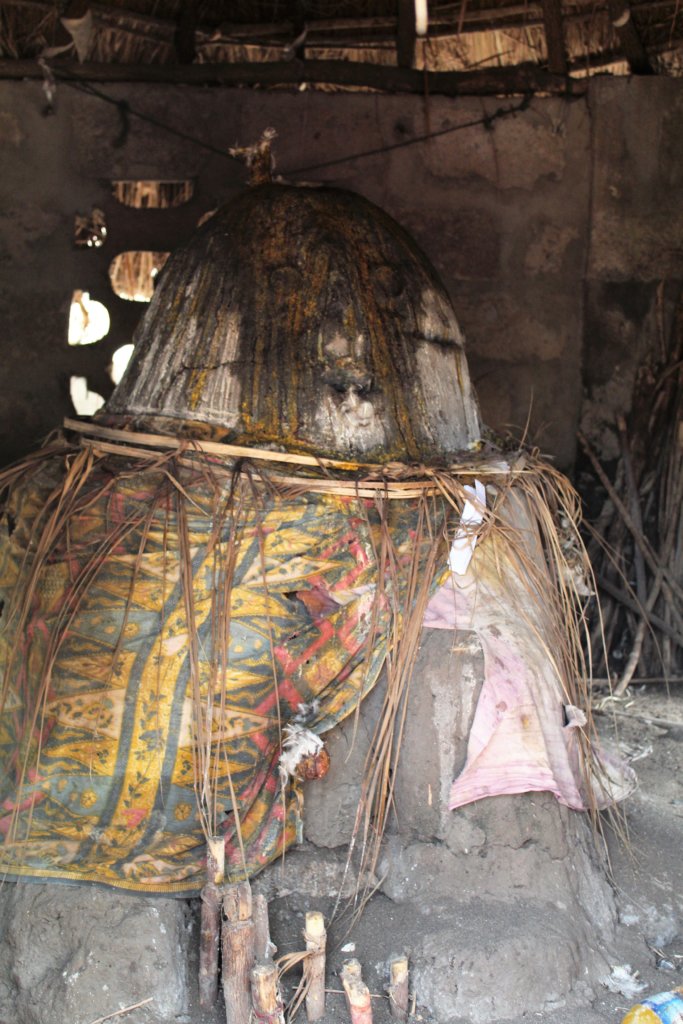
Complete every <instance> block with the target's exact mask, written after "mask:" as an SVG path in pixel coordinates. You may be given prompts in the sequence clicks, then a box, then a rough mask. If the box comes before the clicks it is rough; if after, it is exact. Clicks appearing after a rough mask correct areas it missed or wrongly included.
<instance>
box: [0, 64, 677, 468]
mask: <svg viewBox="0 0 683 1024" xmlns="http://www.w3.org/2000/svg"><path fill="white" fill-rule="evenodd" d="M102 91H104V92H106V93H107V94H108V95H110V96H112V97H113V98H115V99H117V100H125V101H126V102H128V103H129V105H130V107H131V108H132V109H133V110H140V111H142V112H146V113H147V114H149V115H151V116H153V117H156V118H158V119H160V120H162V121H165V122H169V123H172V124H173V125H174V126H175V127H177V128H178V129H180V130H181V131H184V132H188V133H189V134H191V135H193V136H195V137H199V138H201V139H203V140H205V141H206V142H207V143H208V144H209V145H210V146H212V147H216V148H218V149H221V150H225V149H227V147H228V146H229V145H233V144H234V143H235V142H236V141H238V142H240V143H244V142H249V141H251V140H252V139H255V138H256V137H258V135H259V134H260V133H261V131H262V130H263V129H264V128H265V127H267V126H273V127H275V128H276V130H277V132H278V139H277V141H276V155H277V163H278V167H277V170H279V171H280V172H282V174H283V175H284V176H285V178H287V179H288V180H293V181H308V182H322V181H325V182H329V183H331V184H335V185H341V186H345V187H348V188H352V189H356V190H358V191H359V192H361V193H362V194H363V195H366V196H367V197H368V198H369V199H371V200H372V201H374V202H376V203H378V204H379V205H380V206H382V207H384V208H385V209H386V210H387V211H388V212H389V213H390V214H392V215H393V216H394V217H395V218H396V219H397V220H398V221H399V222H400V223H402V224H403V225H404V226H405V227H406V228H407V229H408V230H409V231H411V232H412V233H413V234H414V236H415V238H416V239H417V241H418V242H419V243H420V245H421V246H422V247H423V248H424V249H425V251H426V253H427V255H428V256H429V258H430V259H431V260H432V262H434V264H435V265H436V266H437V269H438V270H439V272H440V273H441V274H442V276H443V278H444V281H445V283H446V286H447V287H448V289H449V290H450V292H451V295H452V298H453V300H454V303H455V308H456V311H457V314H458V317H459V319H460V322H461V326H462V327H463V329H464V332H465V335H466V339H467V351H468V358H469V362H470V367H471V370H472V376H473V379H474V382H475V386H476V388H477V391H478V393H479V396H480V401H481V405H482V410H483V415H484V419H485V421H487V422H488V423H489V424H490V425H491V426H492V427H494V428H495V429H497V430H501V431H505V430H507V429H508V428H510V429H512V430H513V431H514V432H515V433H517V434H520V433H521V432H522V431H523V430H524V429H525V425H526V424H527V421H528V424H529V432H530V436H531V438H532V439H533V440H535V441H537V442H538V443H539V444H540V445H541V446H542V447H543V448H544V449H545V450H546V451H548V452H549V453H551V454H553V455H555V456H556V458H557V459H558V461H559V464H560V465H561V466H565V467H566V466H568V465H570V464H571V462H572V459H573V457H574V452H575V440H574V436H575V429H576V426H577V423H578V421H579V416H580V412H581V405H582V400H583V392H584V388H585V389H586V394H587V400H588V406H587V408H586V411H585V417H586V419H585V424H586V426H587V428H588V429H589V430H591V431H593V430H599V429H601V426H600V424H601V423H602V421H604V420H605V419H609V418H610V417H611V416H612V414H613V411H614V410H618V411H622V409H623V405H624V402H627V401H628V392H629V381H630V376H629V375H630V374H631V373H632V365H633V360H634V358H635V357H636V354H637V353H638V352H639V351H640V350H641V348H642V347H643V346H644V345H646V344H647V341H648V339H649V338H651V337H652V336H653V332H654V331H655V330H656V329H657V305H656V303H657V294H658V289H659V288H660V287H661V282H665V283H666V284H665V289H666V295H667V296H669V295H670V294H671V293H672V292H675V291H676V288H677V286H678V285H677V283H678V282H680V279H681V273H682V271H681V261H682V257H681V251H682V250H681V244H680V237H681V227H682V226H683V225H682V223H681V221H682V220H683V213H681V210H683V203H681V202H680V199H681V180H680V179H681V174H683V171H682V167H683V160H682V157H683V153H682V152H681V149H682V148H683V143H681V141H680V139H681V136H680V132H677V129H676V125H677V124H678V123H680V107H681V103H683V88H682V87H681V83H680V81H677V80H672V79H650V80H632V81H631V80H628V79H614V80H610V79H605V80H602V79H599V80H594V81H592V82H591V85H590V89H589V93H588V97H587V98H583V99H579V100H574V101H572V102H569V101H565V100H563V99H558V98H541V99H538V98H537V99H534V100H533V101H532V102H531V103H530V104H529V105H528V107H527V108H526V109H524V110H520V111H518V112H517V113H515V114H514V115H511V116H505V117H500V118H498V119H493V120H492V121H490V122H489V123H488V124H487V125H482V124H481V123H477V124H475V125H474V126H470V127H468V125H471V122H481V120H482V117H483V116H484V115H488V116H491V115H494V114H495V113H496V111H497V110H498V108H500V107H501V106H502V107H515V106H517V105H518V101H516V100H515V99H511V100H509V101H504V102H503V103H501V101H499V100H492V99H476V98H461V99H447V98H444V97H431V98H430V99H429V101H428V102H426V101H424V100H423V99H422V98H420V97H414V96H375V95H359V94H353V95H350V94H334V95H328V94H323V93H315V92H308V91H306V92H303V93H289V92H284V91H273V92H270V93H263V92H260V91H255V90H247V89H244V90H218V89H216V90H210V89H197V88H192V87H182V88H181V87H162V86H154V87H152V86H134V85H129V86H113V85H112V86H103V87H102ZM44 107H45V100H44V96H43V93H42V90H41V86H40V84H39V83H37V82H35V81H27V82H3V83H0V315H1V316H2V321H3V335H2V339H1V340H0V352H1V354H2V361H3V373H2V375H1V377H0V399H1V402H0V463H6V462H8V461H9V460H10V459H12V458H14V457H16V456H18V455H19V454H22V453H24V452H26V451H28V450H30V449H31V448H32V447H34V446H35V444H36V443H38V442H39V441H40V439H41V438H42V437H43V436H45V434H47V433H48V432H49V431H50V430H51V429H53V428H54V427H55V426H57V425H58V424H59V423H60V421H61V419H62V417H63V416H64V415H68V414H70V413H71V412H72V408H71V402H70V398H69V377H70V376H71V375H72V374H77V375H81V376H85V377H87V379H88V384H89V387H90V388H91V389H92V390H95V391H98V392H99V393H100V394H102V396H103V397H105V398H106V397H107V395H108V393H109V391H110V390H111V386H112V385H111V382H110V380H109V377H108V375H107V364H108V363H109V361H110V359H111V355H112V353H113V351H114V350H115V349H116V348H117V347H118V346H120V345H122V344H124V343H126V342H128V341H130V337H131V334H132V331H133V329H134V326H135V323H136V321H137V319H138V318H139V316H140V312H141V307H140V305H139V304H138V303H135V302H127V301H125V300H123V299H119V298H115V297H114V296H113V295H112V293H111V290H110V286H109V280H108V275H107V270H108V266H109V263H110V262H111V260H112V259H113V257H114V256H115V255H116V254H117V253H118V252H121V251H125V250H130V249H135V250H139V249H153V250H156V251H167V250H169V249H171V248H173V247H174V246H175V245H177V244H178V243H179V242H181V241H183V240H184V239H185V238H186V237H187V236H188V234H189V233H190V232H191V231H192V229H193V227H194V225H195V224H196V221H197V220H198V218H199V217H200V216H201V215H202V214H203V213H204V212H206V211H207V210H209V209H211V208H213V207H215V206H216V205H217V204H218V203H220V202H221V201H223V200H225V199H227V198H229V197H230V196H231V195H233V194H234V193H235V192H236V191H237V190H238V189H239V188H241V187H242V184H243V181H244V170H243V168H242V167H241V166H240V165H238V164H235V162H234V161H232V160H229V159H226V158H225V157H222V156H220V155H218V154H216V153H213V152H211V151H209V150H205V149H201V148H200V147H198V146H196V145H192V144H190V143H188V142H187V141H185V140H182V139H179V138H177V137H174V136H172V135H170V134H168V133H165V132H163V131H161V130H160V129H158V128H155V127H153V126H151V125H149V124H147V123H145V122H144V121H141V120H139V119H137V118H135V117H133V116H131V117H129V118H128V122H127V126H126V131H125V132H123V131H122V122H121V117H120V114H119V110H118V108H117V107H116V106H115V105H112V104H105V103H103V102H101V101H99V100H97V99H96V98H94V97H90V96H86V95H83V94H82V93H78V92H76V91H74V90H69V89H68V88H67V87H66V86H60V87H59V89H58V95H57V101H56V108H55V113H53V114H49V115H47V114H45V112H44ZM462 126H464V127H462ZM453 128H457V129H459V130H456V131H451V129H453ZM430 130H431V131H432V132H436V133H443V134H438V135H437V137H435V138H433V139H432V140H431V141H428V142H418V143H415V144H413V140H414V139H416V138H417V137H419V136H421V135H424V134H425V133H427V132H428V131H430ZM404 144H405V145H404ZM382 147H387V151H386V152H383V153H381V154H379V155H374V156H369V157H364V158H362V159H360V158H358V159H350V160H349V159H347V158H348V157H349V156H350V155H351V154H354V153H362V152H364V151H366V150H374V149H378V148H382ZM394 147H398V148H394ZM320 165H325V166H320ZM143 178H152V179H157V180H168V179H172V180H177V179H186V178H191V179H192V180H193V181H194V183H195V195H194V198H193V199H192V201H191V202H190V203H189V204H188V205H186V206H181V207H178V208H177V209H173V210H162V211H158V210H132V209H128V208H126V207H123V206H121V205H119V204H118V203H116V201H115V200H114V199H113V198H112V196H111V188H110V184H109V183H110V181H111V180H112V179H143ZM95 206H96V207H99V208H101V209H103V210H104V211H105V214H106V217H107V223H108V228H109V235H108V238H107V240H106V242H105V244H104V245H103V246H102V248H101V249H87V250H76V249H75V248H74V246H73V241H72V239H73V223H74V216H75V215H76V214H81V215H86V214H88V213H90V211H91V210H92V208H93V207H95ZM76 288H81V289H83V290H89V291H90V294H91V296H92V297H94V298H96V299H98V300H99V301H103V302H105V304H106V305H107V306H108V308H109V310H110V313H111V318H112V326H111V329H110V332H109V334H108V335H107V337H105V338H104V339H103V340H102V341H100V342H97V343H96V344H94V345H91V346H87V347H79V348H76V347H71V348H70V347H69V346H68V345H67V341H66V330H67V318H68V309H69V303H70V299H71V294H72V292H73V290H74V289H76ZM667 302H670V299H669V298H667ZM598 421H599V422H598Z"/></svg>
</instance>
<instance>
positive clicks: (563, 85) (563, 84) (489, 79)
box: [0, 59, 587, 96]
mask: <svg viewBox="0 0 683 1024" xmlns="http://www.w3.org/2000/svg"><path fill="white" fill-rule="evenodd" d="M52 70H53V72H54V74H55V77H56V78H57V81H58V82H60V81H67V82H68V81H72V82H167V83H171V84H174V85H179V84H184V85H224V86H236V85H259V86H262V87H266V88H267V87H268V86H274V85H292V86H298V85H301V83H302V82H306V83H309V84H311V85H317V84H322V83H326V84H330V85H340V86H348V85H350V86H355V87H358V86H360V87H362V88H366V89H376V90H378V91H380V92H387V93H418V94H422V93H424V91H425V89H427V91H428V92H429V94H430V95H434V96H436V95H442V96H490V95H494V96H495V95H508V96H512V95H530V94H533V93H536V92H547V93H554V94H565V95H571V96H582V95H584V93H585V92H586V89H587V84H586V82H585V80H583V79H578V78H568V77H565V76H561V75H553V74H551V73H550V72H549V71H546V70H545V69H544V68H540V67H539V66H538V65H536V64H517V65H516V66H514V67H507V68H498V67H496V68H477V69H476V70H474V71H429V72H426V73H425V72H423V71H417V70H415V69H412V68H396V67H388V66H386V65H382V64H361V63H356V62H354V61H341V60H336V61H334V60H328V61H323V60H310V61H309V60H307V61H300V60H292V61H266V62H263V63H253V64H175V65H174V64H134V65H133V64H92V63H88V62H85V63H83V64H79V63H76V62H68V63H67V62H61V61H60V62H56V63H53V64H52ZM42 77H43V72H42V70H41V68H40V67H39V65H38V63H37V62H36V61H34V60H8V59H0V79H3V78H4V79H7V78H13V79H21V78H42Z"/></svg>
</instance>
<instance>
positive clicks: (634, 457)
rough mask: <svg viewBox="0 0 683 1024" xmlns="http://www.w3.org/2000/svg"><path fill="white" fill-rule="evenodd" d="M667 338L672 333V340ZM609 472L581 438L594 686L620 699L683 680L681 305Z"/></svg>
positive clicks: (621, 431)
mask: <svg viewBox="0 0 683 1024" xmlns="http://www.w3.org/2000/svg"><path fill="white" fill-rule="evenodd" d="M667 335H668V336H667ZM616 430H617V434H618V440H619V458H618V459H617V460H616V463H613V464H612V466H611V467H609V468H608V466H606V465H605V464H603V463H602V462H601V460H600V459H599V457H598V455H597V453H596V451H595V448H594V446H593V445H592V444H591V442H590V441H589V440H588V439H587V438H586V437H585V436H583V435H582V434H579V441H580V443H581V445H582V447H583V450H584V452H585V453H586V455H587V457H588V461H589V463H590V466H591V467H592V471H593V472H594V474H595V480H596V483H598V484H599V487H600V488H601V489H602V491H601V495H602V508H601V510H600V512H599V514H598V515H597V518H596V519H595V521H594V522H593V523H592V524H589V526H588V530H589V540H588V551H589V555H590V558H591V562H592V565H593V569H594V572H595V578H596V582H597V586H598V591H599V594H600V605H601V613H600V610H598V608H597V605H596V607H595V614H594V615H593V618H592V622H591V638H590V639H591V648H592V664H593V676H594V680H595V681H596V682H598V683H609V684H611V691H612V695H613V696H617V697H618V696H622V695H623V694H624V693H625V691H626V688H627V687H628V686H629V685H630V684H634V683H638V682H643V683H646V682H659V681H661V682H666V683H681V682H683V306H681V305H680V304H679V307H678V309H677V312H676V315H675V317H674V322H673V329H672V330H671V331H670V332H665V331H664V329H662V330H661V331H660V336H659V338H658V340H657V343H656V344H655V345H653V346H652V348H651V349H650V351H649V352H648V353H647V356H646V357H645V359H644V360H643V362H642V363H641V366H640V367H639V370H638V372H637V374H636V378H635V383H634V389H633V398H632V404H631V412H630V414H629V416H628V418H625V417H623V416H618V417H617V419H616Z"/></svg>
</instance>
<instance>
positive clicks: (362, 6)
mask: <svg viewBox="0 0 683 1024" xmlns="http://www.w3.org/2000/svg"><path fill="white" fill-rule="evenodd" d="M682 54H683V4H681V3H680V0H632V2H630V3H629V0H526V2H519V0H455V2H445V0H442V2H436V0H432V2H429V4H428V31H427V34H426V36H425V37H424V38H420V37H416V35H415V7H414V0H364V2H362V0H218V2H208V0H207V2H203V3H202V2H199V3H191V2H189V0H113V2H109V3H88V2H87V0H61V2H56V0H3V2H2V4H0V65H2V68H0V73H1V74H4V75H5V76H7V75H10V74H12V70H11V62H12V61H16V62H25V61H31V60H36V59H38V58H40V57H45V58H47V59H48V60H50V61H56V62H58V63H60V64H74V63H77V62H80V63H81V64H86V65H87V66H88V68H89V69H92V68H94V67H96V66H100V67H102V66H109V68H110V70H109V76H110V77H111V74H112V71H111V66H112V65H119V66H122V65H125V66H126V67H127V68H129V69H130V74H131V75H132V77H139V76H140V75H141V74H142V68H147V69H148V70H147V72H145V74H147V75H150V76H152V77H154V76H155V75H156V80H159V78H160V72H159V68H160V67H165V68H166V71H165V72H164V80H168V81H172V80H174V71H173V69H174V68H175V69H180V68H183V67H185V69H187V67H188V66H194V69H195V70H194V71H193V72H192V75H190V77H188V72H187V70H185V71H184V72H183V73H182V74H181V73H180V72H178V80H183V81H200V80H210V78H209V75H210V74H211V68H214V69H215V68H217V67H218V66H222V67H223V68H230V67H232V70H233V74H232V77H231V78H229V80H230V81H236V80H237V78H236V75H237V72H236V71H235V67H236V66H244V65H257V64H258V65H261V66H263V65H264V64H270V65H272V66H271V68H270V69H269V71H270V78H269V79H268V80H267V81H268V84H275V83H274V79H276V78H277V75H275V73H274V66H275V65H285V64H286V63H287V62H290V63H296V65H297V67H298V68H299V69H300V70H301V69H302V68H303V66H304V65H306V67H307V68H308V72H309V73H308V78H305V77H301V80H307V81H311V80H316V79H317V78H319V77H320V76H322V79H321V80H324V79H325V70H324V68H322V66H321V70H320V73H319V74H318V72H317V70H316V71H315V73H311V71H310V69H311V68H317V64H316V63H315V62H325V63H326V64H329V62H337V64H338V65H341V64H346V65H348V64H349V63H350V62H353V63H355V64H356V65H358V64H362V65H372V66H373V67H374V68H375V71H374V77H371V78H370V79H368V82H367V84H368V85H369V86H371V87H379V88H382V79H381V77H378V66H379V68H386V69H387V77H386V79H385V82H386V87H387V88H393V87H396V82H398V81H399V79H398V78H396V76H395V75H394V77H393V78H392V77H391V73H390V72H389V70H388V69H390V68H392V67H393V68H397V67H398V68H405V69H411V68H412V69H418V70H420V69H425V68H426V69H428V70H429V71H431V72H436V73H438V72H451V73H452V72H470V73H471V72H472V71H473V70H478V71H486V70H487V69H505V68H519V67H520V66H523V67H527V68H534V67H535V68H538V69H539V70H545V71H549V72H551V73H553V74H555V75H558V74H559V75H561V76H566V75H567V74H569V75H571V76H574V77H582V76H585V75H586V74H592V73H596V72H605V71H609V72H611V73H628V72H629V71H631V72H634V73H660V74H661V73H663V74H679V73H681V66H682V65H683V60H682V59H681V56H682ZM3 58H4V59H3ZM197 65H201V66H203V67H204V68H205V71H204V72H203V73H201V72H200V71H198V70H197ZM155 67H156V69H157V70H156V71H154V70H149V69H154V68H155ZM136 68H137V69H138V70H137V72H136V71H135V70H134V69H136ZM285 70H286V69H285ZM355 71H356V76H355V78H354V79H352V80H350V81H349V84H356V85H358V84H360V85H362V84H364V82H363V80H362V73H361V72H360V69H359V68H358V67H356V68H355ZM17 73H18V72H17ZM413 73H414V72H413ZM202 74H203V75H204V77H203V79H202ZM124 76H125V75H124V72H123V68H121V69H120V72H119V73H118V75H117V77H120V78H122V77H124ZM102 77H106V75H105V74H104V73H103V74H102ZM340 77H341V83H340V82H337V84H343V82H344V76H343V75H342V76H339V75H336V77H335V75H334V74H328V75H327V80H328V81H333V82H336V80H337V78H340ZM296 78H297V75H296V74H295V73H294V71H293V69H291V68H290V69H289V72H287V73H285V74H284V77H283V78H282V80H283V81H285V82H292V81H295V80H296ZM356 79H357V81H356ZM246 80H249V79H248V78H247V79H246ZM540 87H542V86H540ZM470 91H471V90H470Z"/></svg>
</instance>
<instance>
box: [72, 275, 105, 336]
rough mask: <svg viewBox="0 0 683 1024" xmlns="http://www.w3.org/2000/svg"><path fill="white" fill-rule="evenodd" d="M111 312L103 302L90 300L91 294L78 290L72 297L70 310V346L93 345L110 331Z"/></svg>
mask: <svg viewBox="0 0 683 1024" xmlns="http://www.w3.org/2000/svg"><path fill="white" fill-rule="evenodd" d="M110 322H111V321H110V318H109V310H108V309H107V307H106V306H105V305H104V303H102V302H98V301H97V300H96V299H91V298H90V293H89V292H84V291H81V290H80V288H77V289H76V290H75V291H74V293H73V295H72V296H71V308H70V310H69V332H68V335H67V340H68V342H69V344H70V345H93V344H94V343H95V342H96V341H99V340H100V339H101V338H104V336H105V334H107V333H108V331H109V325H110Z"/></svg>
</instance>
